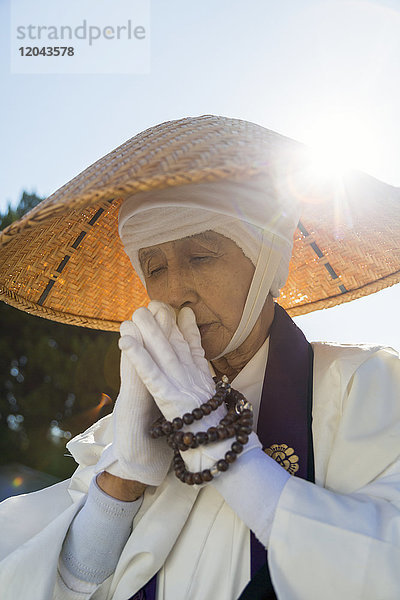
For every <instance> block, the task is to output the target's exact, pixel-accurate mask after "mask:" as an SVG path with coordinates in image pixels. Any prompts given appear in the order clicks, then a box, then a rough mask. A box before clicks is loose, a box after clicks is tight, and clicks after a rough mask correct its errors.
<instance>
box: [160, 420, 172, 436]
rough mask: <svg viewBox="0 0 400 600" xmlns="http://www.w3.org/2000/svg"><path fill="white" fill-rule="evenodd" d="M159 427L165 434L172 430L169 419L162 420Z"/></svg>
mask: <svg viewBox="0 0 400 600" xmlns="http://www.w3.org/2000/svg"><path fill="white" fill-rule="evenodd" d="M161 429H162V430H163V432H164V433H166V434H168V433H171V431H172V423H171V421H164V423H163V424H162V425H161Z"/></svg>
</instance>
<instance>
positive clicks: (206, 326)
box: [198, 322, 215, 337]
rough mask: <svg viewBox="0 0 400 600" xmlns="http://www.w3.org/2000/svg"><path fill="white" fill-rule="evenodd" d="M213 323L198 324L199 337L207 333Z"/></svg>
mask: <svg viewBox="0 0 400 600" xmlns="http://www.w3.org/2000/svg"><path fill="white" fill-rule="evenodd" d="M213 325H215V323H214V322H213V323H203V325H198V328H199V331H200V335H201V337H203V335H205V334H206V333H208V332H209V330H210V329H211V327H212V326H213Z"/></svg>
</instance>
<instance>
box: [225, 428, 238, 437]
mask: <svg viewBox="0 0 400 600" xmlns="http://www.w3.org/2000/svg"><path fill="white" fill-rule="evenodd" d="M226 432H227V434H228V437H233V436H234V435H235V434H236V430H235V428H234V426H233V425H229V427H227V428H226Z"/></svg>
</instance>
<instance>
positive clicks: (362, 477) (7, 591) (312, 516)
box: [0, 344, 400, 600]
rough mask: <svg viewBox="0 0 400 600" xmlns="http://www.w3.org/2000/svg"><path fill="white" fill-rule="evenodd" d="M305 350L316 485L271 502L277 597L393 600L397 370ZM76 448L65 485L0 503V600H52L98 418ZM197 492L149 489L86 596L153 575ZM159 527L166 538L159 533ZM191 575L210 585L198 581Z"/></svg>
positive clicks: (296, 482)
mask: <svg viewBox="0 0 400 600" xmlns="http://www.w3.org/2000/svg"><path fill="white" fill-rule="evenodd" d="M313 347H314V353H315V365H314V394H313V438H314V451H315V470H316V484H317V485H314V484H310V483H308V482H306V481H303V480H301V479H298V478H296V477H292V478H291V479H290V480H289V481H288V483H287V484H286V486H285V488H284V491H283V493H282V495H281V498H280V501H279V503H278V507H277V510H276V513H275V518H274V522H273V527H272V532H271V538H270V544H269V553H268V555H269V565H270V571H271V577H272V581H273V584H274V587H275V590H276V592H277V596H278V598H279V599H280V600H303V599H304V600H313V599H317V598H318V600H320V599H321V598H324V599H325V600H331V599H332V600H334V599H335V600H337V598H340V599H341V600H346V599H348V600H357V599H360V600H361V599H362V600H391V599H393V600H394V599H396V600H398V598H399V597H400V568H399V567H400V361H399V360H398V358H397V355H396V354H395V353H394V352H391V351H388V350H383V349H380V348H362V347H346V346H332V345H328V344H314V345H313ZM81 441H82V443H81V444H80V446H79V451H78V454H79V456H77V459H78V462H80V463H81V464H82V466H81V467H79V468H78V470H77V472H76V473H75V475H74V477H73V478H72V480H71V482H70V483H69V482H63V483H60V484H57V485H56V486H53V487H51V488H47V489H45V490H42V491H40V492H36V493H33V494H29V495H27V496H20V497H16V498H11V499H9V500H7V501H5V502H4V503H3V504H2V510H1V511H0V531H1V544H0V545H1V554H0V559H1V558H3V557H4V558H3V560H2V561H1V562H0V590H1V597H2V598H4V600H16V599H19V598H24V597H29V598H30V600H51V599H52V598H53V590H54V584H55V579H56V572H57V562H58V555H59V552H60V549H61V546H62V542H63V539H64V537H65V534H66V532H67V530H68V527H69V525H70V523H71V521H72V519H73V517H74V515H75V514H76V512H77V511H78V510H79V508H80V506H81V505H82V503H83V502H84V499H85V494H86V492H87V487H88V484H89V482H90V480H91V477H92V474H93V465H94V464H95V463H96V462H97V458H98V456H99V453H100V452H101V450H102V448H103V447H104V444H106V443H108V442H109V441H110V428H109V427H107V421H106V420H103V421H102V422H100V424H97V425H95V426H94V427H93V428H91V430H90V431H89V433H86V434H85V435H84V436H82V439H81ZM68 486H69V489H68ZM197 493H198V492H197V490H196V489H194V488H193V487H189V486H184V485H182V484H180V483H179V482H178V481H177V480H176V479H175V478H174V476H173V474H172V473H171V474H170V475H168V476H167V478H166V480H165V482H164V483H163V484H162V485H161V486H159V488H157V489H154V488H150V489H149V491H148V492H147V493H146V495H145V500H144V502H143V505H142V507H141V509H140V511H139V513H138V515H137V517H136V518H135V523H134V531H133V533H132V535H131V537H130V539H129V540H128V542H127V544H126V546H125V548H124V550H123V552H122V554H121V557H120V561H119V563H118V565H117V569H116V571H115V573H114V575H113V576H111V577H110V578H109V579H108V580H107V581H106V582H105V584H103V585H102V586H101V588H100V589H99V590H98V591H97V592H95V594H94V596H93V598H96V600H97V599H99V600H100V599H101V600H103V599H107V600H108V599H111V598H113V600H127V598H129V597H130V595H132V594H133V593H134V592H135V590H136V589H138V588H140V587H141V585H142V584H143V583H144V582H145V581H146V580H147V579H148V577H149V574H152V573H153V572H156V571H158V570H159V568H161V566H162V565H163V564H164V562H165V557H166V556H168V555H169V554H170V552H171V549H172V547H173V546H174V542H175V540H176V539H177V538H178V536H179V535H180V533H181V530H182V529H183V527H184V525H185V522H186V519H187V517H188V516H189V514H190V512H191V509H192V506H193V503H194V502H195V500H196V496H197ZM166 507H168V516H167V519H166V510H165V509H166ZM210 518H211V517H210ZM163 529H168V535H160V531H161V532H162V531H163ZM197 548H198V545H197V544H194V545H193V549H192V550H193V552H192V555H191V556H190V557H188V561H190V564H192V565H193V564H196V561H197V559H198V556H196V552H199V553H200V549H198V550H197ZM199 576H201V577H202V578H203V580H204V581H207V582H208V581H209V580H210V579H212V578H210V574H209V573H208V572H204V573H200V574H199ZM201 577H200V579H201ZM198 587H199V586H198ZM195 597H196V599H198V600H201V599H203V600H208V599H209V598H210V595H209V592H206V586H205V588H204V590H202V589H197V590H196V596H195ZM214 597H215V596H214ZM177 600H181V599H179V598H177ZM182 600H183V599H182Z"/></svg>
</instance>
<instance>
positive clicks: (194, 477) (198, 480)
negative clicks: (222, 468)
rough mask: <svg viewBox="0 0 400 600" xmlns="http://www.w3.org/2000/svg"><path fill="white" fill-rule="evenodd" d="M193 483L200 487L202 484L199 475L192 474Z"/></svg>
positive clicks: (201, 478)
mask: <svg viewBox="0 0 400 600" xmlns="http://www.w3.org/2000/svg"><path fill="white" fill-rule="evenodd" d="M193 481H194V483H196V484H197V485H200V483H203V477H202V475H201V473H194V474H193Z"/></svg>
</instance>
